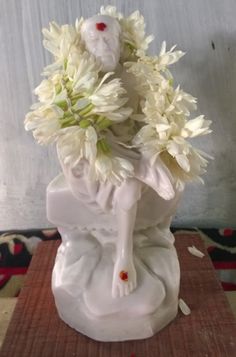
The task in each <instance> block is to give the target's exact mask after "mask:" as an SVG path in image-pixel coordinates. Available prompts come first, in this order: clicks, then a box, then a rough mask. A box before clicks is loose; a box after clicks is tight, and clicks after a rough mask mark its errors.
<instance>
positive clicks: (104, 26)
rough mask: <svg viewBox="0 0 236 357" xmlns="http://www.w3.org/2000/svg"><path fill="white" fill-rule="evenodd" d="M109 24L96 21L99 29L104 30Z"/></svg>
mask: <svg viewBox="0 0 236 357" xmlns="http://www.w3.org/2000/svg"><path fill="white" fill-rule="evenodd" d="M106 27H107V25H106V24H105V23H104V22H97V23H96V29H97V30H98V31H104V30H105V28H106Z"/></svg>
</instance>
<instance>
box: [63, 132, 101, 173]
mask: <svg viewBox="0 0 236 357" xmlns="http://www.w3.org/2000/svg"><path fill="white" fill-rule="evenodd" d="M57 149H58V154H59V156H60V158H61V160H62V161H63V162H64V164H69V165H70V166H71V167H76V165H77V164H78V163H79V161H80V160H81V159H86V160H88V162H89V163H90V164H91V165H93V163H94V160H95V158H96V155H97V133H96V131H95V129H94V128H93V127H92V126H89V127H88V128H80V127H78V126H76V127H75V126H73V127H70V128H66V129H62V130H61V133H60V137H59V138H58V141H57Z"/></svg>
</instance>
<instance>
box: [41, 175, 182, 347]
mask: <svg viewBox="0 0 236 357" xmlns="http://www.w3.org/2000/svg"><path fill="white" fill-rule="evenodd" d="M150 197H157V195H150ZM159 200H160V198H159ZM162 201H163V203H164V206H163V207H164V208H165V207H168V204H167V203H166V201H164V200H162ZM150 202H151V201H150ZM140 205H141V208H140V209H139V208H138V214H137V224H136V225H135V228H136V229H135V231H134V232H133V258H134V265H135V269H136V272H137V288H136V289H135V290H133V291H132V293H130V294H129V295H127V296H123V297H116V298H114V297H113V296H112V289H111V287H112V279H113V271H114V263H115V260H116V240H117V227H116V219H115V216H113V215H111V214H106V215H105V214H104V215H99V214H96V213H92V212H90V213H89V212H88V211H86V210H87V208H86V207H85V206H83V203H81V202H79V201H78V200H76V199H75V198H74V196H73V195H72V193H71V191H70V190H69V188H68V186H67V184H66V181H65V179H64V176H63V175H60V176H58V177H57V178H56V179H54V181H52V183H51V184H50V185H49V186H48V190H47V214H48V219H49V220H50V221H51V222H52V223H54V224H56V225H57V226H58V229H59V232H60V234H61V237H62V243H61V245H60V247H59V249H58V252H57V257H56V261H55V265H54V269H53V275H52V291H53V295H54V298H55V303H56V307H57V310H58V314H59V315H60V317H61V319H62V320H63V321H65V322H66V323H67V324H68V325H69V326H71V327H72V328H74V329H76V330H77V331H79V332H81V333H82V334H84V335H87V336H89V337H91V338H93V339H94V340H99V341H124V340H133V339H144V338H148V337H151V336H152V335H154V334H155V333H156V332H158V331H159V330H161V329H162V328H163V327H165V326H166V325H167V324H168V323H169V322H171V321H172V320H173V319H174V318H175V316H176V314H177V310H178V293H179V281H180V269H179V262H178V257H177V254H176V250H175V247H174V236H173V235H172V234H171V232H170V230H169V225H168V224H167V225H166V224H163V217H164V216H166V211H165V209H164V208H163V207H162V208H161V209H160V208H159V211H160V212H159V213H160V214H159V216H158V215H157V214H156V213H157V212H158V207H159V206H160V202H159V204H158V202H157V207H156V209H157V210H156V211H155V206H150V205H149V206H148V205H147V202H146V206H145V202H144V201H142V200H140ZM165 205H166V206H165ZM169 205H170V206H175V205H174V202H172V204H170V202H169ZM142 207H144V211H145V212H146V216H147V212H148V216H147V217H146V218H145V217H144V216H142V215H141V212H142ZM147 207H149V209H147ZM153 211H155V214H153ZM149 212H150V214H149ZM79 213H81V214H79ZM162 215H163V216H162ZM139 216H140V217H141V218H142V219H140V220H139ZM154 216H156V217H157V216H158V217H159V218H158V219H160V217H161V218H162V219H161V221H158V220H157V221H156V222H155V221H154ZM138 220H139V221H138ZM148 220H149V222H148ZM60 222H61V224H60ZM76 222H77V225H76ZM140 222H142V224H140ZM168 222H169V221H168ZM84 223H86V224H84ZM148 223H149V224H148ZM84 225H86V226H87V228H86V227H84ZM148 225H149V226H150V227H149V228H147V227H148Z"/></svg>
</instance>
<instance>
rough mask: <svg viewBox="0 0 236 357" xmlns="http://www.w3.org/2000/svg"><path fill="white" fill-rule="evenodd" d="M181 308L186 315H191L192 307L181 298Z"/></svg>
mask: <svg viewBox="0 0 236 357" xmlns="http://www.w3.org/2000/svg"><path fill="white" fill-rule="evenodd" d="M179 308H180V310H181V311H182V313H183V314H184V315H186V316H187V315H190V314H191V310H190V308H189V307H188V305H187V304H186V302H184V300H183V299H179Z"/></svg>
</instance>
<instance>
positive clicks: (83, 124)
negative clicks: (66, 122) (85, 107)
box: [79, 119, 91, 129]
mask: <svg viewBox="0 0 236 357" xmlns="http://www.w3.org/2000/svg"><path fill="white" fill-rule="evenodd" d="M90 125H91V122H90V121H89V120H88V119H82V120H80V122H79V126H80V127H81V128H83V129H85V128H88V127H89V126H90Z"/></svg>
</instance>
